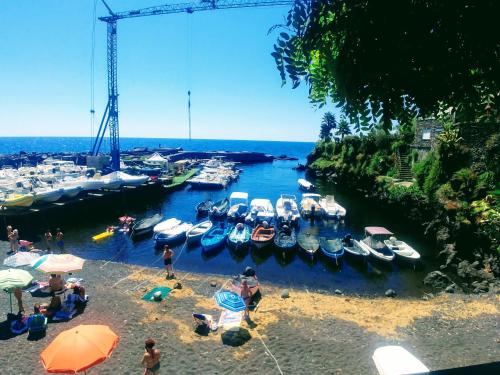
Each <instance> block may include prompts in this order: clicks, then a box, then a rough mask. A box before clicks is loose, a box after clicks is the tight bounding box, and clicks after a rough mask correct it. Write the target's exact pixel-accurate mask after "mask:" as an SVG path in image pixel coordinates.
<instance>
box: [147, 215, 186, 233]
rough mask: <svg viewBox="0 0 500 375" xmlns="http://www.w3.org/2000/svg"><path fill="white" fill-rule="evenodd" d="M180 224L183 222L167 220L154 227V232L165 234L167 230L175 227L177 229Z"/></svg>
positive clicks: (173, 219)
mask: <svg viewBox="0 0 500 375" xmlns="http://www.w3.org/2000/svg"><path fill="white" fill-rule="evenodd" d="M180 223H181V221H180V220H179V219H176V218H171V219H167V220H164V221H161V222H159V223H158V224H156V225H155V226H154V227H153V232H154V233H158V232H163V231H165V230H169V229H171V228H173V227H176V226H177V225H179V224H180Z"/></svg>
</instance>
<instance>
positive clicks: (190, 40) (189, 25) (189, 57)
mask: <svg viewBox="0 0 500 375" xmlns="http://www.w3.org/2000/svg"><path fill="white" fill-rule="evenodd" d="M186 16H187V43H186V45H187V53H186V60H187V61H186V69H187V73H186V77H187V78H186V81H187V89H188V91H187V94H188V132H189V140H191V63H192V44H193V23H192V17H193V15H192V13H189V12H187V13H186Z"/></svg>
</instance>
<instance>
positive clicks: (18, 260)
mask: <svg viewBox="0 0 500 375" xmlns="http://www.w3.org/2000/svg"><path fill="white" fill-rule="evenodd" d="M38 258H40V254H37V253H32V252H29V251H19V252H17V253H15V254H14V255H11V256H10V257H8V258H5V259H4V260H3V264H4V265H5V266H7V267H21V266H29V265H30V264H32V263H33V262H35V261H36V260H37V259H38Z"/></svg>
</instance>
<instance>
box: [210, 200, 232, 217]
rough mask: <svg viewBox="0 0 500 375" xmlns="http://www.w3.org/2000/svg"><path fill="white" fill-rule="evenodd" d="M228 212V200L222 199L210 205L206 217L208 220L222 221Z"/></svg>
mask: <svg viewBox="0 0 500 375" xmlns="http://www.w3.org/2000/svg"><path fill="white" fill-rule="evenodd" d="M228 210H229V199H227V198H224V199H221V200H220V201H218V202H215V203H214V204H213V205H212V207H211V208H210V211H209V212H208V216H209V217H210V220H222V219H223V218H224V217H225V216H226V215H227V211H228Z"/></svg>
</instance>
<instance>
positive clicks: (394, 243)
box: [384, 236, 420, 263]
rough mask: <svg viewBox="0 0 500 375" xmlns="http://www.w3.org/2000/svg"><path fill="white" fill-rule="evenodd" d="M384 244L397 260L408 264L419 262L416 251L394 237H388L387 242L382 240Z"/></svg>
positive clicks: (418, 255) (418, 254)
mask: <svg viewBox="0 0 500 375" xmlns="http://www.w3.org/2000/svg"><path fill="white" fill-rule="evenodd" d="M384 244H385V245H386V246H387V247H388V248H389V249H391V250H392V251H393V252H394V254H396V258H398V259H401V260H405V261H407V262H410V263H416V262H418V261H419V260H420V253H419V252H418V251H417V250H415V249H414V248H413V247H411V246H410V245H408V244H407V243H406V242H404V241H401V240H398V239H397V238H396V237H393V236H391V237H389V239H388V240H384Z"/></svg>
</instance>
